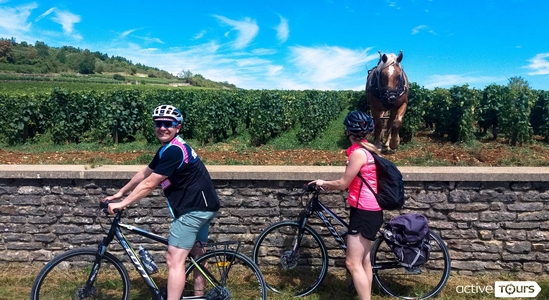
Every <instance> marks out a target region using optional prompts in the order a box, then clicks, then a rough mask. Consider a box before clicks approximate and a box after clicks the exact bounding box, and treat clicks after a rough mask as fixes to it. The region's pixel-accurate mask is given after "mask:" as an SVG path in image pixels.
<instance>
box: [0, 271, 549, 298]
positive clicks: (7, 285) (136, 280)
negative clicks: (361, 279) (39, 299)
mask: <svg viewBox="0 0 549 300" xmlns="http://www.w3.org/2000/svg"><path fill="white" fill-rule="evenodd" d="M39 268H40V266H36V265H33V266H29V265H22V264H16V263H12V264H7V265H3V267H2V271H1V272H0V300H8V299H9V300H18V299H28V296H29V294H30V289H31V286H32V283H33V281H34V277H35V276H36V274H37V273H38V271H39ZM128 271H129V272H130V277H131V290H132V293H131V299H132V300H145V299H150V298H151V295H150V293H149V290H148V288H147V287H146V286H145V284H144V282H143V281H142V279H141V278H140V277H139V275H138V274H137V273H136V272H135V271H133V270H132V269H130V268H128ZM153 278H154V280H155V281H156V282H157V284H158V285H159V286H163V285H165V283H166V281H165V278H166V271H165V270H161V271H160V272H159V273H158V274H155V275H153ZM520 280H528V281H536V282H537V283H538V284H539V285H540V287H541V292H540V294H538V296H537V297H536V298H527V299H549V277H548V276H547V275H545V276H538V277H535V278H524V276H520V274H518V273H508V274H502V275H495V274H485V275H478V276H465V275H456V274H452V275H451V276H450V279H449V280H448V283H447V284H446V286H445V287H444V289H443V290H442V292H441V293H440V294H439V295H438V297H437V298H436V299H439V300H454V299H457V300H461V299H463V300H466V299H467V300H468V299H487V298H494V295H493V294H490V293H486V292H480V291H479V290H480V288H482V289H485V288H486V287H487V286H492V287H493V286H494V283H495V282H496V281H520ZM348 283H349V279H348V278H347V276H346V275H345V274H344V272H343V273H341V272H339V273H338V272H332V271H329V273H328V276H327V278H326V279H325V281H324V282H323V284H322V285H321V287H320V288H319V289H318V290H317V291H316V292H315V293H313V294H312V295H310V296H307V297H303V298H301V299H304V300H332V299H346V300H354V299H358V297H357V296H356V293H355V292H349V291H348V288H347V287H348ZM113 284H115V285H116V284H117V283H116V282H113ZM242 285H243V286H245V285H246V283H245V282H243V283H242ZM465 286H468V287H469V290H471V287H473V288H476V290H477V292H476V293H459V292H458V291H461V290H462V288H463V287H465ZM269 299H270V300H271V299H272V300H290V299H295V298H293V297H292V296H289V295H277V294H274V293H272V292H269ZM372 299H374V300H383V299H393V298H391V297H389V296H387V295H384V294H382V293H381V292H379V291H378V289H377V287H376V285H375V283H374V287H373V297H372Z"/></svg>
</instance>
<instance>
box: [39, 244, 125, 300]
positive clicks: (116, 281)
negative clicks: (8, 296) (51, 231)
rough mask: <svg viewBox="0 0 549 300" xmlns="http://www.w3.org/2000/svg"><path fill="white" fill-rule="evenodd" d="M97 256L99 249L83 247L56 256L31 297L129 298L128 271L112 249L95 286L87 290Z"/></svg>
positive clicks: (47, 299)
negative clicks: (113, 253)
mask: <svg viewBox="0 0 549 300" xmlns="http://www.w3.org/2000/svg"><path fill="white" fill-rule="evenodd" d="M97 256H98V253H97V249H88V248H79V249H74V250H70V251H67V252H65V253H63V254H61V255H59V256H57V257H55V258H54V259H52V260H51V261H50V262H48V263H47V264H46V265H45V266H44V268H43V269H42V270H41V271H40V273H38V276H37V277H36V279H35V280H34V283H33V285H32V289H31V294H30V299H31V300H58V299H60V300H63V299H121V300H126V299H129V295H130V277H129V275H128V271H127V270H126V268H125V267H124V265H123V264H122V262H120V260H118V259H117V258H116V257H115V256H113V255H112V254H110V253H108V252H105V254H103V258H102V259H101V266H100V268H99V270H97V276H96V277H95V280H94V282H93V286H92V287H91V288H90V289H88V290H87V292H86V289H85V288H84V287H85V285H86V281H87V279H88V277H89V276H90V271H91V270H92V269H93V267H92V266H93V263H94V261H95V258H96V257H97ZM85 294H86V295H85Z"/></svg>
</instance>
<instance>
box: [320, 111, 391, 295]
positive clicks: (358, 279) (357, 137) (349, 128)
mask: <svg viewBox="0 0 549 300" xmlns="http://www.w3.org/2000/svg"><path fill="white" fill-rule="evenodd" d="M343 124H344V125H345V133H346V135H347V138H348V139H349V141H350V142H351V144H352V145H351V146H350V147H349V148H348V149H347V157H348V160H347V167H346V168H345V173H344V174H343V176H342V177H341V178H340V179H338V180H332V181H325V180H320V179H318V180H315V181H311V182H310V183H309V184H313V183H314V184H316V185H317V186H320V187H321V188H323V189H326V190H344V189H346V188H349V196H348V198H347V201H348V202H349V205H350V207H351V212H350V219H351V220H350V222H349V223H350V224H349V235H348V236H347V252H346V255H347V257H346V259H345V264H346V267H347V269H348V270H349V272H350V273H351V277H352V278H353V284H354V286H355V289H356V291H357V293H358V296H359V299H360V300H366V299H370V297H371V291H372V265H371V262H370V248H371V243H372V241H373V240H374V239H375V236H376V233H377V232H378V230H379V229H380V228H381V225H382V224H383V211H382V210H381V208H380V207H379V205H378V204H377V200H376V198H375V195H374V194H373V193H372V192H371V191H370V189H369V188H368V186H367V185H366V184H365V183H364V182H363V180H362V179H361V178H360V177H359V176H358V174H359V173H360V175H361V176H362V178H363V179H364V180H366V181H367V182H368V184H369V185H370V186H371V188H372V189H373V190H374V191H375V192H376V193H377V177H376V166H375V163H374V158H373V156H372V154H371V153H370V152H374V153H376V154H380V153H379V150H378V149H377V148H376V147H375V146H374V145H372V144H370V143H368V141H367V140H366V136H367V135H368V134H370V133H372V132H373V131H374V121H373V119H372V117H370V116H369V115H367V114H366V113H364V112H361V111H353V112H350V113H349V114H347V117H346V118H345V121H344V122H343Z"/></svg>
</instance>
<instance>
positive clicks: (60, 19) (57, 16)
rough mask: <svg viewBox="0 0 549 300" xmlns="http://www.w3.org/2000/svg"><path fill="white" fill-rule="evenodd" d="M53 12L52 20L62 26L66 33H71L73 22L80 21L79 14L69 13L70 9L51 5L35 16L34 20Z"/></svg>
mask: <svg viewBox="0 0 549 300" xmlns="http://www.w3.org/2000/svg"><path fill="white" fill-rule="evenodd" d="M51 14H53V17H52V18H51V20H52V21H54V22H55V23H58V24H60V25H61V27H62V28H63V32H64V33H65V34H67V35H71V34H72V33H73V30H74V24H75V23H78V22H80V16H79V15H75V14H73V13H71V12H70V11H65V10H60V9H58V8H56V7H52V8H50V9H48V10H47V11H45V12H44V13H43V14H41V15H40V16H39V17H38V18H36V20H35V22H38V21H40V20H41V19H43V18H45V17H47V16H49V15H51Z"/></svg>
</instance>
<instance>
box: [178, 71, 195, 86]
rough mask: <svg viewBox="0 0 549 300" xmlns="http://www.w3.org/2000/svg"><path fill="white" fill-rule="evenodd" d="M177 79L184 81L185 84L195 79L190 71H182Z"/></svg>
mask: <svg viewBox="0 0 549 300" xmlns="http://www.w3.org/2000/svg"><path fill="white" fill-rule="evenodd" d="M177 77H179V78H181V79H183V81H184V82H187V83H189V82H190V80H191V78H192V77H193V73H191V71H190V70H188V69H187V71H185V70H182V71H181V72H179V74H177Z"/></svg>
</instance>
